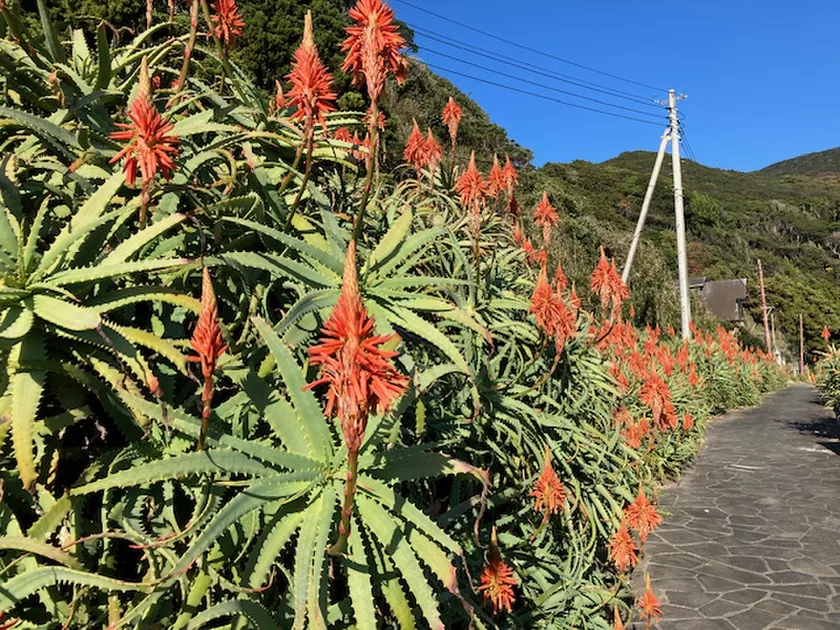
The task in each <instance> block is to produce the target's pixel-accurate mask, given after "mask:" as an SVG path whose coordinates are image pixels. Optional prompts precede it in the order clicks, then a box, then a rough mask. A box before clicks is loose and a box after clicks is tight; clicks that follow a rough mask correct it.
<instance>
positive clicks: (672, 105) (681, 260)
mask: <svg viewBox="0 0 840 630" xmlns="http://www.w3.org/2000/svg"><path fill="white" fill-rule="evenodd" d="M684 98H685V95H683V94H680V95H679V96H678V95H677V93H676V91H674V90H669V91H668V101H667V105H668V110H669V112H670V115H669V120H670V124H669V125H668V128H667V129H666V130H665V133H663V134H662V142H661V143H660V145H659V151H658V152H657V154H656V162H655V163H654V165H653V172H652V173H651V176H650V182H649V183H648V187H647V191H646V192H645V199H644V202H642V211H641V213H640V214H639V220H638V222H637V223H636V231H635V232H634V233H633V240H632V241H631V243H630V251H629V252H628V253H627V260H626V262H625V263H624V270H623V271H622V273H621V279H622V280H623V281H624V283H625V284H627V280H628V279H629V278H630V268H631V267H632V266H633V259H634V258H635V257H636V250H637V249H638V247H639V239H640V237H641V234H642V228H644V226H645V220H646V219H647V214H648V210H649V209H650V202H651V199H652V198H653V190H654V188H655V187H656V180H657V179H658V178H659V171H660V169H661V168H662V160H663V158H664V156H665V147H666V146H667V145H668V141H669V140H670V141H671V166H672V168H673V174H674V215H675V217H676V228H677V258H678V261H677V268H678V271H679V283H680V320H681V322H682V336H683V339H690V338H691V297H690V295H689V292H688V254H687V249H688V248H687V246H686V240H685V208H684V207H683V205H684V198H683V186H682V164H681V162H680V121H679V115H678V114H677V101H679V100H682V99H684ZM660 104H662V105H665V103H660Z"/></svg>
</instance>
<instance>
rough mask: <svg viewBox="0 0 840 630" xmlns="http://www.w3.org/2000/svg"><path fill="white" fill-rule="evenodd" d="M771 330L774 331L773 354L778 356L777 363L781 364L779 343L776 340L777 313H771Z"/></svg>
mask: <svg viewBox="0 0 840 630" xmlns="http://www.w3.org/2000/svg"><path fill="white" fill-rule="evenodd" d="M770 328H771V329H772V331H773V353H774V354H775V355H776V362H777V363H781V361H780V360H779V359H780V357H779V342H778V341H777V340H776V313H770Z"/></svg>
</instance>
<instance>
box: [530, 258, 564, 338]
mask: <svg viewBox="0 0 840 630" xmlns="http://www.w3.org/2000/svg"><path fill="white" fill-rule="evenodd" d="M529 310H530V312H531V313H533V314H534V317H535V319H536V322H537V328H539V329H540V330H542V331H543V332H544V333H545V334H546V335H547V336H549V337H553V336H554V333H555V332H556V330H557V324H558V321H559V313H558V311H557V303H556V301H555V299H554V291H553V290H552V288H551V285H550V284H549V282H548V274H547V273H546V270H545V265H543V266H542V267H541V268H540V273H539V275H538V276H537V282H536V284H535V285H534V292H533V294H531V308H530V309H529Z"/></svg>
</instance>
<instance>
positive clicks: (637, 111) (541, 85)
mask: <svg viewBox="0 0 840 630" xmlns="http://www.w3.org/2000/svg"><path fill="white" fill-rule="evenodd" d="M424 50H425V51H426V52H429V53H432V54H433V55H439V56H441V57H445V58H447V59H451V60H453V61H457V62H458V63H462V64H465V65H468V66H472V67H473V68H478V69H480V70H486V71H487V72H492V73H494V74H496V75H498V76H502V77H506V78H508V79H513V80H515V81H520V82H522V83H527V84H529V85H533V86H536V87H539V88H542V89H544V90H551V91H552V92H557V93H559V94H565V95H566V96H573V97H574V98H580V99H583V100H585V101H589V102H591V103H597V104H598V105H604V106H605V107H613V108H615V109H621V110H624V111H627V112H632V113H634V114H641V115H642V116H651V117H654V116H655V114H653V113H651V112H647V111H644V110H641V109H636V108H634V107H625V106H624V105H616V104H614V103H609V102H607V101H602V100H600V99H597V98H592V97H591V96H584V95H583V94H576V93H575V92H569V91H568V90H561V89H560V88H556V87H552V86H550V85H546V84H545V83H539V82H537V81H530V80H528V79H523V78H521V77H518V76H516V75H514V74H508V73H507V72H501V71H500V70H496V69H495V68H490V67H488V66H483V65H481V64H478V63H473V62H471V61H466V60H464V59H460V58H458V57H455V56H453V55H448V54H446V53H442V52H440V51H437V50H434V49H431V48H425V49H424Z"/></svg>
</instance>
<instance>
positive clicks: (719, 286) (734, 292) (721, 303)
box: [703, 278, 747, 322]
mask: <svg viewBox="0 0 840 630" xmlns="http://www.w3.org/2000/svg"><path fill="white" fill-rule="evenodd" d="M746 298H747V279H746V278H737V279H735V280H714V281H710V282H706V283H705V284H704V285H703V299H704V300H705V301H706V304H707V305H708V307H709V310H710V311H712V313H713V314H714V315H715V317H717V318H718V319H721V320H723V321H729V322H733V321H741V320H742V319H743V318H744V313H743V308H742V306H741V303H742V302H743V300H745V299H746Z"/></svg>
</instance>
